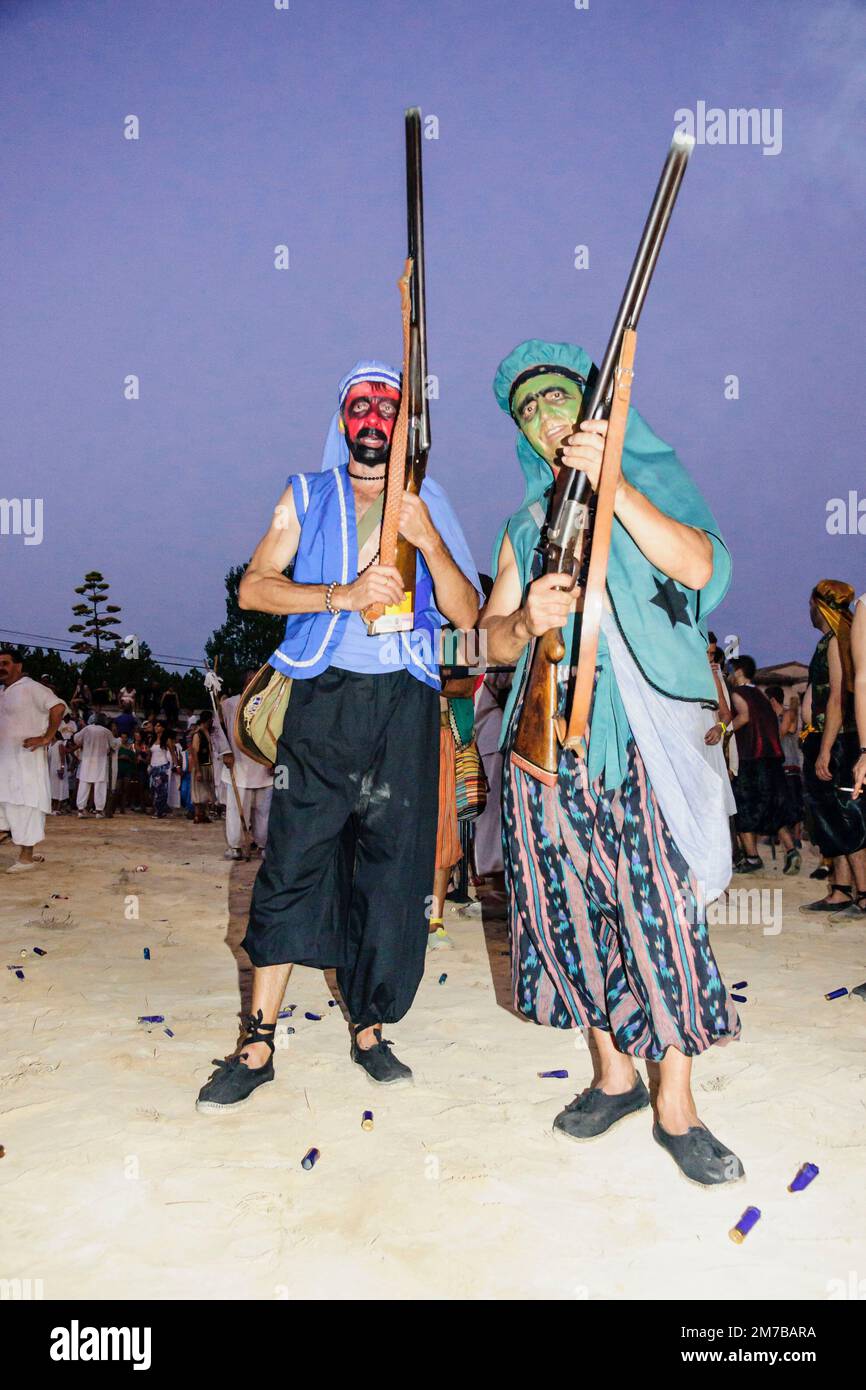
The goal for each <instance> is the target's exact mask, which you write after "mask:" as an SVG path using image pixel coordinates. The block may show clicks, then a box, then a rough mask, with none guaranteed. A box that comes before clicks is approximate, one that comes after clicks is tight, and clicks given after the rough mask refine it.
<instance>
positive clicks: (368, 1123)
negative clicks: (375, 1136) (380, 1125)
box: [361, 1110, 373, 1129]
mask: <svg viewBox="0 0 866 1390" xmlns="http://www.w3.org/2000/svg"><path fill="white" fill-rule="evenodd" d="M361 1128H362V1129H372V1128H373V1112H372V1110H365V1111H364V1114H363V1115H362V1117H361Z"/></svg>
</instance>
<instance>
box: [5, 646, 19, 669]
mask: <svg viewBox="0 0 866 1390" xmlns="http://www.w3.org/2000/svg"><path fill="white" fill-rule="evenodd" d="M0 656H8V657H9V659H10V660H11V661H14V662H15V665H16V666H23V665H24V653H23V652H22V650H21V648H20V647H7V646H2V647H0Z"/></svg>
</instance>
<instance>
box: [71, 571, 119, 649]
mask: <svg viewBox="0 0 866 1390" xmlns="http://www.w3.org/2000/svg"><path fill="white" fill-rule="evenodd" d="M109 587H110V586H109V585H108V583H107V582H106V580H104V579H103V577H102V575H101V574H100V573H99V570H90V572H89V573H88V574H86V575H85V576H84V583H83V584H80V585H79V586H78V587H77V589H76V590H75V592H76V593H77V594H82V595H83V596H84V600H85V601H84V602H83V603H76V604H74V605H73V608H72V611H73V613H74V614H75V616H76V617H77V618H83V619H85V621H84V622H81V623H70V625H69V631H70V632H80V633H81V637H80V638H79V639H78V641H76V642H75V643H73V647H72V650H73V651H76V652H82V653H84V654H86V655H87V656H92V655H96V656H97V657H99V656H101V655H102V654H103V652H112V651H114V650H115V649H116V647H117V643H118V641H119V640H120V639H119V638H118V636H117V635H116V633H113V632H111V631H110V630H109V629H110V628H112V627H118V626H119V624H120V619H119V618H115V617H114V614H115V613H119V612H120V607H119V605H118V604H116V603H109V602H108V598H107V594H108V589H109ZM101 604H105V611H104V612H103V611H102V610H101V607H100V605H101Z"/></svg>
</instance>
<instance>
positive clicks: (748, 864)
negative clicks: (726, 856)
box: [734, 854, 764, 874]
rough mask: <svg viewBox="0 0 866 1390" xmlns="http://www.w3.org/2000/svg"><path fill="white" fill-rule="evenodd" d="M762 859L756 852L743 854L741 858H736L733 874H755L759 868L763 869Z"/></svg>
mask: <svg viewBox="0 0 866 1390" xmlns="http://www.w3.org/2000/svg"><path fill="white" fill-rule="evenodd" d="M763 867H764V861H763V859H761V857H760V856H759V855H757V854H745V855H743V858H742V859H738V860H737V863H736V864H735V865H734V873H735V874H756V873H757V872H758V871H759V869H763Z"/></svg>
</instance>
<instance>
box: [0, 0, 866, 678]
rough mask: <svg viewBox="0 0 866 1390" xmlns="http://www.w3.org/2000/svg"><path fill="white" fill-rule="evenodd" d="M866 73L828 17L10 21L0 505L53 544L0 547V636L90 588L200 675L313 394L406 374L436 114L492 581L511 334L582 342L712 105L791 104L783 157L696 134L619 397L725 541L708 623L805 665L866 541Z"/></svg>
mask: <svg viewBox="0 0 866 1390" xmlns="http://www.w3.org/2000/svg"><path fill="white" fill-rule="evenodd" d="M864 51H866V12H864V7H863V5H862V4H860V3H854V0H840V2H839V3H833V0H827V2H826V3H821V4H816V3H814V0H808V3H804V2H801V0H781V3H770V2H769V0H726V3H724V4H713V5H709V4H702V5H696V4H694V3H692V0H679V3H674V0H617V2H616V3H614V0H590V4H589V9H588V10H585V11H578V10H576V9H575V7H574V3H573V0H525V3H515V0H471V3H469V0H430V2H429V3H420V0H379V3H374V4H361V3H359V0H290V8H289V10H288V12H282V11H278V10H276V9H275V8H274V4H273V0H183V3H179V0H147V3H146V4H139V3H131V0H5V3H4V4H3V5H2V8H0V65H2V92H3V110H4V138H3V141H2V144H0V187H2V189H3V215H2V229H0V257H2V264H3V278H4V282H5V283H4V291H3V310H2V320H0V321H2V327H0V333H2V363H3V368H2V374H0V401H2V417H3V435H2V473H0V494H2V495H3V496H5V497H7V498H13V497H41V498H43V499H44V515H45V522H44V539H43V542H42V544H41V545H33V546H25V545H24V544H23V538H22V537H20V536H0V623H2V624H6V625H8V627H9V628H11V629H16V630H27V631H32V632H33V633H40V634H45V635H47V636H51V637H63V636H64V634H65V632H66V628H67V625H68V623H69V622H70V621H71V620H72V619H71V614H70V611H69V609H70V605H71V603H72V601H73V598H74V595H73V592H72V591H73V587H74V585H75V584H77V583H80V582H81V578H82V576H83V574H84V572H85V571H86V570H87V569H90V568H97V569H101V570H102V571H103V573H104V574H105V576H106V577H107V578H108V579H109V580H110V581H111V586H112V590H111V592H112V598H113V599H114V601H115V602H118V603H120V604H122V606H123V623H124V630H125V631H136V632H138V633H139V634H140V635H142V636H143V637H145V638H146V639H147V640H148V641H149V642H150V644H151V646H152V648H153V649H154V650H155V651H157V652H162V653H171V654H177V655H181V656H189V657H193V658H197V657H199V655H200V654H201V651H202V645H203V642H204V640H205V638H206V637H207V636H208V635H209V633H210V631H211V630H212V628H213V627H214V626H215V625H217V624H218V623H219V622H221V621H222V618H223V615H224V589H223V576H224V573H225V571H226V569H227V568H228V567H229V566H230V565H231V564H236V563H240V562H242V561H244V560H245V559H246V558H247V557H248V555H249V554H250V552H251V550H252V548H253V546H254V544H255V542H256V541H257V539H258V537H259V535H260V534H261V532H262V531H263V530H264V528H265V526H266V524H267V521H268V517H269V514H270V510H271V508H272V506H273V503H274V502H275V501H276V498H277V496H278V495H279V492H280V490H281V488H282V486H283V483H284V479H285V476H286V474H287V473H289V472H294V471H300V470H303V469H310V468H316V467H318V461H319V456H320V451H321V445H322V442H323V439H324V435H325V432H326V428H327V425H328V421H329V419H330V415H331V413H332V410H333V407H334V398H335V390H336V383H337V381H338V379H339V377H340V376H341V375H342V374H343V372H344V371H345V370H346V369H347V368H348V367H349V366H350V365H351V364H352V363H353V362H354V361H355V359H356V358H358V357H359V356H366V355H374V356H379V357H384V358H385V359H386V360H392V361H393V360H395V359H396V358H397V357H398V354H399V318H398V298H397V291H396V288H395V284H396V280H397V277H398V275H399V273H400V269H401V267H402V260H403V256H404V255H405V225H404V185H403V163H402V160H403V153H402V142H403V122H402V113H403V108H404V107H405V106H406V105H409V104H417V105H420V106H421V108H422V110H423V112H424V113H425V115H435V116H436V117H438V120H439V139H438V140H429V141H427V140H425V142H424V155H425V194H426V212H427V248H428V250H427V276H428V298H429V306H428V317H429V356H430V370H431V371H432V372H435V373H436V374H437V375H438V377H439V381H440V399H439V400H438V401H434V402H433V406H432V412H433V417H432V426H433V452H432V455H431V463H430V471H431V473H432V474H433V475H434V476H436V477H437V478H438V479H439V480H440V481H441V482H442V483H443V484H444V486H445V487H446V488H447V490H448V491H449V493H450V495H451V497H452V500H453V501H454V503H455V505H456V507H457V510H458V513H459V515H460V517H461V519H462V522H463V525H464V528H465V531H466V534H467V536H468V539H469V541H470V544H471V546H472V549H473V551H474V554H475V557H476V560H477V561H478V563H479V565H480V566H481V567H482V568H488V567H489V557H490V547H491V543H492V540H493V538H494V535H495V533H496V530H497V528H498V525H499V523H500V521H501V520H502V518H503V517H504V515H505V514H506V513H507V512H508V511H510V510H513V509H514V507H515V506H516V505H517V504H518V503H519V501H520V496H521V485H520V477H519V472H518V468H517V462H516V458H515V454H514V440H513V427H512V426H511V425H510V423H509V421H508V419H507V418H506V417H505V416H504V415H502V414H501V413H500V411H499V410H498V409H497V407H496V405H495V402H494V400H493V396H492V393H491V389H490V383H491V379H492V376H493V373H494V370H495V367H496V365H497V363H498V361H499V359H500V358H501V357H502V356H504V355H505V353H506V352H507V351H509V350H510V348H511V347H512V346H513V345H514V344H515V343H516V342H518V341H519V340H521V339H522V338H526V337H544V338H551V339H555V340H570V341H573V342H581V343H583V344H584V345H585V346H586V347H587V348H588V349H589V350H590V351H592V352H593V353H595V354H596V355H598V354H599V353H600V352H601V349H602V348H603V346H604V343H605V340H606V337H607V333H608V330H609V327H610V321H611V319H612V316H613V313H614V310H615V308H616V304H617V301H618V298H619V294H620V292H621V289H622V286H623V283H624V278H625V275H626V272H627V269H628V265H629V263H630V259H631V256H632V253H633V250H634V246H635V244H636V240H637V237H638V234H639V232H640V229H641V226H642V223H643V218H644V215H645V212H646V208H647V206H648V202H649V198H650V196H651V194H652V190H653V188H654V186H655V181H656V178H657V175H658V171H659V168H660V166H661V162H662V159H663V157H664V153H665V150H666V147H667V143H668V141H669V139H670V135H671V132H672V130H673V127H674V112H675V111H676V110H677V109H678V108H682V107H690V108H692V109H694V108H695V105H696V103H697V102H698V101H699V100H703V101H705V102H706V103H707V105H708V106H716V107H721V108H724V109H726V110H727V109H728V108H731V107H752V106H755V107H761V108H763V107H766V108H770V109H773V108H781V110H782V113H783V125H782V135H783V143H782V150H781V152H780V153H779V154H778V155H775V156H769V155H765V154H763V152H762V149H761V147H760V146H758V145H714V146H711V145H706V144H705V145H699V146H698V148H697V149H696V151H695V154H694V157H693V159H692V163H691V168H690V170H689V172H688V174H687V177H686V181H685V184H684V186H683V190H682V194H681V197H680V203H679V205H678V207H677V210H676V213H675V216H674V221H673V223H672V227H671V231H670V234H669V236H668V239H667V242H666V244H665V248H664V251H663V255H662V259H661V261H660V263H659V268H658V271H657V274H656V279H655V281H654V284H653V287H652V290H651V293H650V298H649V300H648V304H647V308H646V311H645V314H644V317H643V320H642V324H641V334H640V343H639V348H638V358H637V373H636V380H635V388H634V395H633V400H634V403H635V404H636V405H637V406H638V408H639V409H640V410H641V411H642V412H643V414H644V415H645V416H646V417H647V419H648V420H649V421H650V423H651V424H652V425H653V427H654V428H655V429H656V430H657V431H658V433H659V434H661V435H662V436H663V437H664V438H666V439H668V440H669V441H670V442H671V443H672V444H673V445H674V446H675V447H676V448H677V450H678V452H679V454H680V457H681V458H682V460H683V461H684V463H685V464H686V466H687V467H688V468H689V469H690V470H691V471H692V472H693V474H694V475H695V477H696V478H697V480H698V481H699V483H700V485H701V487H702V488H703V490H704V491H705V493H706V495H707V497H708V499H709V501H710V504H711V506H712V507H713V509H714V510H715V512H716V514H717V516H718V517H719V520H720V522H721V527H722V531H723V534H724V535H725V536H726V539H727V541H728V544H729V546H730V548H731V551H732V553H733V557H734V582H733V586H732V589H731V591H730V594H729V596H728V598H727V600H726V601H725V604H724V605H723V607H722V608H721V609H720V610H719V611H718V613H717V614H716V615H715V616H714V619H713V626H714V628H715V629H716V631H717V632H718V634H719V635H720V636H723V635H724V634H725V633H728V632H738V633H739V634H740V635H741V637H742V641H743V649H744V650H749V651H752V652H753V654H754V655H755V656H756V658H757V659H758V661H759V663H766V662H770V661H773V660H781V659H789V658H793V657H797V656H799V657H803V656H808V653H809V651H810V650H811V646H812V642H813V634H812V630H811V629H810V627H809V623H808V616H807V614H806V600H807V596H808V591H809V589H810V587H811V585H812V583H813V582H814V581H815V579H817V578H820V577H824V576H830V577H838V578H845V579H848V580H849V581H850V582H851V583H852V584H854V585H855V587H856V588H857V589H858V592H859V591H860V590H862V589H863V588H866V556H864V543H863V537H862V536H857V535H847V536H846V535H842V536H837V535H834V536H831V535H828V533H827V530H826V506H827V502H828V500H829V499H830V498H832V497H838V496H843V497H847V495H848V492H849V490H851V489H855V490H858V494H859V497H860V499H866V469H864V466H863V453H862V425H859V424H858V423H857V421H858V417H859V416H860V414H861V402H862V393H863V387H862V363H861V358H862V350H861V347H860V337H861V331H860V330H861V325H862V321H863V317H864V303H863V293H864V292H863V274H862V257H863V225H864V224H863V217H864V210H866V209H864V201H866V200H864V186H866V173H864V166H863V139H862V129H863V117H864V104H866V103H864V92H866V76H864V67H863V58H862V55H863V53H864ZM129 114H134V115H136V116H138V117H139V120H140V123H141V134H140V139H139V140H138V141H129V140H126V139H124V138H123V122H124V118H125V117H126V116H127V115H129ZM283 242H285V243H287V244H288V246H289V248H290V256H291V268H290V269H289V270H288V271H285V272H278V271H277V270H275V269H274V268H273V254H274V247H275V245H276V244H278V243H283ZM578 243H581V244H586V245H587V246H588V247H589V252H590V268H589V269H588V270H580V271H578V270H576V269H574V264H573V261H574V248H575V246H576V245H577V244H578ZM128 373H136V374H137V375H138V376H139V377H140V381H141V399H140V400H138V401H134V402H130V401H126V400H124V397H123V380H124V377H125V376H126V375H127V374H128ZM730 373H735V374H736V375H737V376H738V377H739V381H740V399H739V400H738V401H729V400H726V399H725V397H724V379H725V377H726V375H727V374H730ZM864 512H866V506H864ZM863 525H864V530H866V519H864V522H863Z"/></svg>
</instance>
